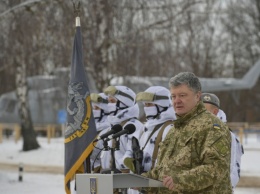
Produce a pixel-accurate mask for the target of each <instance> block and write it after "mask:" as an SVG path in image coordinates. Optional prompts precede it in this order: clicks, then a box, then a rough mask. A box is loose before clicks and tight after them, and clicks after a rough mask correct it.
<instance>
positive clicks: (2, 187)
mask: <svg viewBox="0 0 260 194" xmlns="http://www.w3.org/2000/svg"><path fill="white" fill-rule="evenodd" d="M38 142H39V144H40V145H41V148H40V149H38V150H34V151H29V152H21V151H20V150H21V148H22V143H23V142H22V140H20V141H19V142H18V143H17V144H16V143H15V142H14V139H12V137H11V138H9V139H3V142H2V143H0V193H1V194H46V193H48V194H64V193H65V191H64V176H63V166H64V143H63V138H53V139H51V143H50V144H48V142H47V139H46V138H38ZM244 149H245V154H244V155H243V157H242V168H241V176H242V177H243V176H257V177H260V165H259V164H260V140H259V139H257V136H256V135H250V136H248V137H247V141H245V140H244ZM20 163H22V164H23V166H24V172H23V181H22V182H19V181H18V176H19V174H18V166H19V164H20ZM30 166H40V167H41V168H30ZM44 167H45V168H44ZM50 172H52V173H50ZM257 193H259V194H260V188H241V187H238V188H236V190H235V194H257Z"/></svg>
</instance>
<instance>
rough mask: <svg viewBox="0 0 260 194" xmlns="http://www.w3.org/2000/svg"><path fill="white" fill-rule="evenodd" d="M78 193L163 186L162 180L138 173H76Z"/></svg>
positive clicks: (111, 191)
mask: <svg viewBox="0 0 260 194" xmlns="http://www.w3.org/2000/svg"><path fill="white" fill-rule="evenodd" d="M76 184H77V194H113V189H116V188H119V189H120V188H129V187H163V184H162V182H161V181H157V180H154V179H149V178H146V177H143V176H141V175H136V174H76Z"/></svg>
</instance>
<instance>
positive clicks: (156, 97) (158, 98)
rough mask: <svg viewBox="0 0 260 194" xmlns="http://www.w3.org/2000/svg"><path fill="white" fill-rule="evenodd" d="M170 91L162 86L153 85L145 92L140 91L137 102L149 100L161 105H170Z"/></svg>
mask: <svg viewBox="0 0 260 194" xmlns="http://www.w3.org/2000/svg"><path fill="white" fill-rule="evenodd" d="M170 95H171V94H170V91H169V90H168V89H166V88H165V87H162V86H151V87H149V88H148V89H146V90H145V91H144V92H140V93H138V94H137V96H136V101H137V102H144V103H146V102H148V103H153V104H157V105H159V106H161V107H170V106H171V99H170Z"/></svg>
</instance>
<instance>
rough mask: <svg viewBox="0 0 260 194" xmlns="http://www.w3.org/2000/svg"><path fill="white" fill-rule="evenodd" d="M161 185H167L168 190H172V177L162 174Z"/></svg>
mask: <svg viewBox="0 0 260 194" xmlns="http://www.w3.org/2000/svg"><path fill="white" fill-rule="evenodd" d="M163 186H165V187H167V188H168V189H169V190H173V189H174V183H173V180H172V177H170V176H164V177H163Z"/></svg>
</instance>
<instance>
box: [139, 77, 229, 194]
mask: <svg viewBox="0 0 260 194" xmlns="http://www.w3.org/2000/svg"><path fill="white" fill-rule="evenodd" d="M169 85H170V91H171V97H172V103H173V106H174V109H175V112H176V116H177V120H176V121H175V123H174V127H173V128H172V129H171V130H170V131H169V133H168V134H167V136H166V138H165V140H164V141H163V142H162V143H160V144H159V145H160V151H159V154H158V157H157V164H156V166H155V168H153V169H152V170H151V171H148V172H147V173H144V174H143V175H144V176H146V177H148V178H152V179H157V180H160V181H162V182H163V185H164V186H165V187H160V188H149V189H148V192H146V193H157V194H175V193H182V194H191V193H192V194H206V193H207V194H209V193H210V194H220V193H221V194H231V193H232V188H231V181H230V176H229V174H230V145H231V137H230V132H229V130H228V127H227V125H226V124H224V123H223V122H221V121H220V120H219V119H218V118H217V117H215V116H214V115H213V114H211V113H210V112H208V111H207V110H206V108H205V106H204V105H203V102H201V101H200V96H201V84H200V82H199V79H198V78H197V77H196V76H195V75H194V74H193V73H190V72H183V73H179V74H177V75H176V76H174V77H173V78H171V79H170V82H169Z"/></svg>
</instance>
